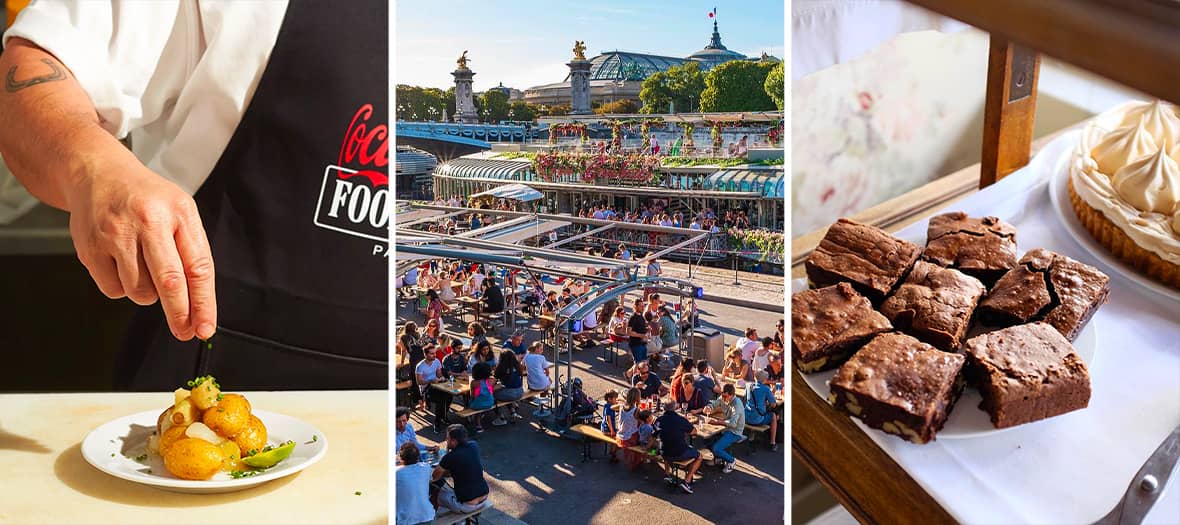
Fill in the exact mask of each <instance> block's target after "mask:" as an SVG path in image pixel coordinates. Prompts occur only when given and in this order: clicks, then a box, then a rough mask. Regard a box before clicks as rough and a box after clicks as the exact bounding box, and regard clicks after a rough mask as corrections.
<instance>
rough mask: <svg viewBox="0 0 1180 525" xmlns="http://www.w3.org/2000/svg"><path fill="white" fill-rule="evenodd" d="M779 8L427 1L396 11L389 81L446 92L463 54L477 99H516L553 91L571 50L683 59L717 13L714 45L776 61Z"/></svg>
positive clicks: (763, 3) (776, 0)
mask: <svg viewBox="0 0 1180 525" xmlns="http://www.w3.org/2000/svg"><path fill="white" fill-rule="evenodd" d="M783 4H784V2H783V1H782V0H757V1H742V2H717V1H715V0H712V1H707V2H697V1H679V2H677V1H670V0H669V1H664V2H651V1H635V0H631V1H615V0H612V1H596V0H590V1H582V2H575V1H568V0H551V1H548V2H544V1H531V0H530V1H499V2H491V1H486V0H485V1H473V0H471V1H469V0H462V1H430V0H399V1H398V2H397V3H396V4H395V5H396V11H395V17H396V18H395V23H396V29H395V34H394V38H395V41H396V44H395V45H396V47H397V49H396V59H397V61H396V63H395V67H396V70H395V76H394V81H395V82H397V83H398V84H412V85H420V86H431V87H439V88H447V87H449V86H451V85H453V82H454V81H453V80H452V78H451V75H450V72H451V71H453V70H454V69H455V59H456V58H458V56H459V54H460V53H462V52H463V50H465V49H466V50H468V53H467V57H468V58H469V59H470V62H469V64H468V65H469V67H470V68H471V69H472V70H474V71H475V73H476V75H475V90H476V91H482V90H485V89H487V88H489V87H493V86H496V85H497V84H499V83H500V82H503V83H504V85H505V86H509V87H514V88H517V89H522V90H523V89H524V88H527V87H530V86H535V85H538V84H547V83H550V82H560V81H561V80H562V79H564V78H565V75H566V73H568V72H569V68H568V67H566V66H565V63H566V62H567V61H569V59H570V58H571V57H572V56H573V53H572V51H571V49H572V48H573V43H574V40H584V41H586V48H587V49H586V56H587V58H591V57H593V56H594V55H597V54H599V53H600V52H603V51H611V50H614V49H619V50H622V51H636V52H643V53H651V54H656V55H668V56H675V57H684V56H687V55H689V54H691V53H693V52H694V51H697V50H699V49H701V48H703V47H705V45H706V44H708V43H709V37H710V35H711V34H712V32H713V24H712V21H711V19H710V18H709V16H708V13H709V12H710V11H712V10H713V7H714V6H716V7H717V20H718V23H719V27H720V30H721V42H722V43H723V44H725V47H727V48H729V49H732V50H734V51H737V52H739V53H743V54H745V55H748V56H757V55H759V54H761V53H762V52H763V51H766V52H767V53H770V54H772V55H774V56H777V57H779V58H785V56H784V51H783V50H784V44H783V41H784V37H783V25H784V24H783V16H784V12H783Z"/></svg>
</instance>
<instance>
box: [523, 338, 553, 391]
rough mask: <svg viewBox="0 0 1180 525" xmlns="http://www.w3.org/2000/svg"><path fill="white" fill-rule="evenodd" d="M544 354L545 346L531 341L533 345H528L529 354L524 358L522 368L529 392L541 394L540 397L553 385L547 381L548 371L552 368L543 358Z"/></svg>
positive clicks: (551, 364)
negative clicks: (525, 371) (526, 376)
mask: <svg viewBox="0 0 1180 525" xmlns="http://www.w3.org/2000/svg"><path fill="white" fill-rule="evenodd" d="M544 352H545V344H544V343H542V342H540V341H533V344H531V345H529V353H527V354H525V356H524V366H525V369H526V370H527V372H528V377H529V379H528V385H529V390H533V391H539V392H542V396H543V395H544V392H545V391H547V390H549V387H550V386H552V385H553V383H552V381H550V379H549V369H550V368H553V363H550V362H549V360H548V359H546V358H545V354H544Z"/></svg>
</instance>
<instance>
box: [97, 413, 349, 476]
mask: <svg viewBox="0 0 1180 525" xmlns="http://www.w3.org/2000/svg"><path fill="white" fill-rule="evenodd" d="M161 411H162V410H149V411H146V412H140V413H138V414H132V415H129V416H124V417H121V418H118V419H115V420H113V421H110V422H107V423H106V424H104V425H102V426H100V427H98V428H96V429H94V430H93V431H91V432H90V434H88V435H87V436H86V439H85V440H84V441H82V457H83V458H85V459H86V462H87V463H90V464H91V465H93V466H94V468H97V469H98V470H101V471H103V472H105V473H107V474H110V475H112V476H114V477H116V478H121V479H125V480H128V481H133V482H135V483H140V484H143V485H148V486H151V487H156V488H158V489H161V490H167V491H170V492H183V493H189V494H216V493H222V492H235V491H239V490H244V489H248V488H250V487H255V486H258V485H261V484H263V483H266V482H268V481H273V480H276V479H279V478H284V477H287V476H290V475H292V474H295V473H297V472H300V471H302V470H303V469H305V468H307V467H310V466H312V465H314V464H315V463H316V462H317V461H319V460H320V459H323V457H324V454H325V453H327V452H328V439H327V437H326V436H324V433H323V432H321V431H320V430H319V429H317V428H316V427H314V426H312V425H310V424H308V423H307V422H305V421H302V420H300V419H297V418H294V417H291V416H286V415H283V414H276V413H274V412H267V411H264V410H254V411H253V413H254V415H256V416H258V419H261V420H262V422H263V424H265V425H266V430H267V439H268V442H269V444H272V445H277V444H279V443H282V442H285V441H288V440H290V441H294V442H295V450H294V451H293V452H292V453H291V456H290V457H288V458H287V459H285V460H283V461H282V462H280V463H279V464H278V465H275V466H274V467H271V468H270V469H267V470H265V471H263V472H261V473H259V474H257V475H254V476H250V477H245V478H239V479H233V478H232V477H230V475H229V474H227V473H224V472H219V473H217V475H215V476H213V479H210V480H206V481H194V480H185V479H179V478H177V477H175V476H173V475H172V474H170V473H169V472H168V470H167V469H165V468H164V459H163V458H161V457H160V456H159V455H156V454H148V453H147V439H148V437H150V436H151V434H152V432H153V431H155V429H156V419H157V418H158V417H159V415H160V412H161ZM143 454H147V459H146V460H144V461H143V462H139V461H136V460H135V459H133V458H136V457H138V456H140V455H143Z"/></svg>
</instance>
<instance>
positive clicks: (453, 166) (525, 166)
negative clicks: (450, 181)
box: [434, 158, 532, 180]
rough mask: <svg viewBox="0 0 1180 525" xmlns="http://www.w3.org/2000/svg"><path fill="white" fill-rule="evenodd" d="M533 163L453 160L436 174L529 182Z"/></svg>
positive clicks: (442, 166) (437, 169) (436, 169)
mask: <svg viewBox="0 0 1180 525" xmlns="http://www.w3.org/2000/svg"><path fill="white" fill-rule="evenodd" d="M531 168H532V163H530V162H528V161H521V160H495V159H468V158H458V159H453V160H450V161H448V162H446V163H445V164H440V165H439V166H438V167H437V168H435V170H434V172H435V173H437V174H439V175H448V176H451V177H458V178H482V179H497V180H527V177H526V174H527V173H529V171H530V169H531Z"/></svg>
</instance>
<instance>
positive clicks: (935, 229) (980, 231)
mask: <svg viewBox="0 0 1180 525" xmlns="http://www.w3.org/2000/svg"><path fill="white" fill-rule="evenodd" d="M922 258H923V259H926V260H927V261H930V262H932V263H935V264H937V265H939V266H945V267H947V268H956V269H958V270H959V271H961V272H963V273H965V274H967V275H970V276H972V277H975V278H976V279H979V280H980V281H982V282H983V283H984V284H985V285H988V286H991V285H993V284H995V282H996V280H997V279H999V278H1000V277H1002V276H1003V275H1004V273H1005V272H1007V271H1008V270H1011V269H1012V268H1013V267H1014V266H1016V228H1015V227H1014V226H1012V225H1011V224H1008V223H1006V222H1004V221H1001V220H1000V219H999V218H997V217H983V218H972V217H968V216H967V214H966V213H963V212H961V211H956V212H950V213H944V214H942V215H936V216H934V217H932V218H931V219H930V224H929V226H927V228H926V250H925V251H924V252H923V253H922Z"/></svg>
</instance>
